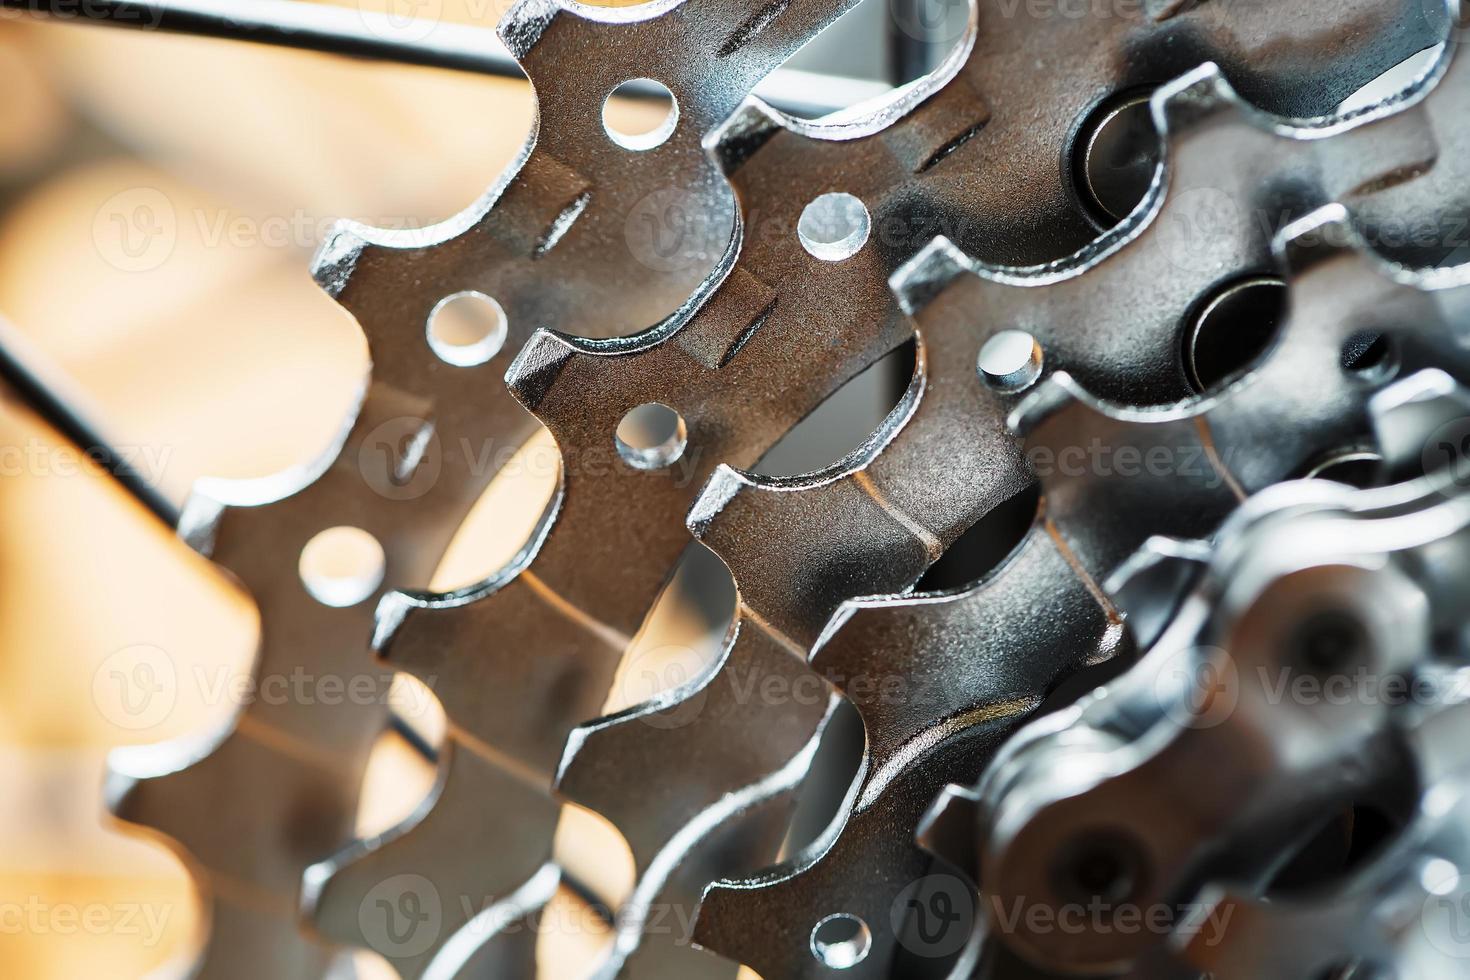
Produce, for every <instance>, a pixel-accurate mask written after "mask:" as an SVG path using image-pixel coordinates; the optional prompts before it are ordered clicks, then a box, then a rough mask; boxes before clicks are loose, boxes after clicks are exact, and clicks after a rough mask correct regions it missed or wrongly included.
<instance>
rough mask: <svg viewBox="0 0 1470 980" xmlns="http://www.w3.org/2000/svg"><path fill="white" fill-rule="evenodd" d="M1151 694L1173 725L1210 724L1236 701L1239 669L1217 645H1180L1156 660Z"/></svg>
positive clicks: (1227, 714)
mask: <svg viewBox="0 0 1470 980" xmlns="http://www.w3.org/2000/svg"><path fill="white" fill-rule="evenodd" d="M1154 698H1155V699H1156V701H1157V702H1158V704H1159V705H1160V706H1161V707H1162V708H1163V710H1164V714H1165V715H1166V716H1167V717H1168V718H1169V720H1170V721H1172V722H1173V723H1174V724H1175V725H1178V726H1179V727H1181V728H1194V729H1207V728H1214V727H1216V726H1218V725H1221V724H1224V723H1225V722H1226V721H1227V720H1229V718H1230V716H1231V715H1233V714H1234V713H1235V709H1236V707H1237V706H1238V705H1239V704H1240V672H1239V671H1238V670H1237V668H1236V665H1235V660H1234V658H1232V657H1231V656H1230V654H1229V653H1227V652H1226V651H1224V650H1222V649H1220V648H1219V647H1208V646H1191V647H1180V648H1179V649H1178V650H1175V651H1174V652H1172V653H1170V654H1168V656H1167V658H1166V659H1165V660H1164V662H1163V663H1162V664H1160V669H1159V672H1158V674H1156V675H1155V677H1154Z"/></svg>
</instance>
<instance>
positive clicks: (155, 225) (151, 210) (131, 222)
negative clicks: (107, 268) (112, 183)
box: [92, 187, 179, 272]
mask: <svg viewBox="0 0 1470 980" xmlns="http://www.w3.org/2000/svg"><path fill="white" fill-rule="evenodd" d="M92 243H93V245H95V246H96V248H97V254H98V255H100V256H102V259H103V261H105V262H106V263H107V264H108V265H111V266H112V267H113V268H114V269H117V270H119V271H121V272H152V271H153V270H155V269H158V268H160V267H162V266H163V264H164V263H165V262H167V261H168V260H169V258H170V257H172V256H173V254H174V249H175V248H177V247H178V243H179V215H178V211H177V210H176V209H175V208H174V205H173V202H172V201H170V200H169V199H168V195H166V194H164V193H163V191H160V190H158V189H157V188H153V187H133V188H129V189H128V190H125V191H120V192H118V193H116V194H114V195H113V196H112V197H110V198H108V199H107V200H106V201H105V202H104V203H103V204H102V206H101V207H100V208H98V209H97V214H96V216H95V217H94V218H93V219H92Z"/></svg>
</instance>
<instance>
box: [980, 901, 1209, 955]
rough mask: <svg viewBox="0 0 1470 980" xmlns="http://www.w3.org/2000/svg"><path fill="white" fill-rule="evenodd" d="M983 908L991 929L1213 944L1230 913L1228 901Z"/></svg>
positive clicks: (999, 904) (998, 903)
mask: <svg viewBox="0 0 1470 980" xmlns="http://www.w3.org/2000/svg"><path fill="white" fill-rule="evenodd" d="M986 907H987V908H986V911H987V912H988V914H989V922H990V925H991V928H992V929H994V930H995V931H996V932H999V933H1002V934H1006V935H1015V934H1017V933H1020V932H1025V933H1026V934H1027V935H1030V936H1048V935H1052V936H1057V935H1060V936H1082V935H1093V936H1112V935H1116V936H1137V935H1144V934H1148V935H1154V936H1159V937H1160V938H1163V937H1166V936H1167V937H1174V938H1175V939H1176V940H1182V941H1190V942H1198V943H1199V944H1201V945H1204V946H1208V947H1214V946H1218V945H1220V943H1221V942H1223V941H1224V939H1225V936H1226V933H1227V932H1228V931H1229V928H1230V920H1231V919H1232V918H1233V917H1234V914H1235V906H1233V905H1232V904H1230V903H1229V902H1221V903H1217V904H1210V905H1201V904H1197V903H1183V904H1169V903H1164V902H1157V903H1154V904H1151V905H1140V904H1138V903H1134V902H1109V901H1105V900H1103V899H1101V898H1094V899H1091V900H1090V901H1087V902H1062V903H1052V902H1033V901H1029V900H1027V899H1026V898H1024V897H1017V898H1011V899H1006V898H1003V897H1002V896H1000V895H990V896H987V897H986Z"/></svg>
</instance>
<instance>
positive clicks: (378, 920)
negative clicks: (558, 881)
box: [357, 873, 697, 957]
mask: <svg viewBox="0 0 1470 980" xmlns="http://www.w3.org/2000/svg"><path fill="white" fill-rule="evenodd" d="M499 901H500V899H499V898H497V897H496V896H492V895H463V894H461V895H445V894H443V892H441V891H440V889H439V888H438V887H437V886H436V885H435V884H434V882H433V881H431V880H430V879H429V878H427V877H425V876H424V875H421V874H413V873H407V874H398V875H394V876H393V877H391V878H387V879H384V880H383V881H381V882H379V883H378V884H376V885H374V886H373V887H372V889H370V890H369V891H368V892H367V894H366V895H365V896H363V899H362V901H361V902H360V903H359V905H358V912H357V916H358V919H357V921H358V928H359V929H360V930H361V934H362V937H363V939H364V940H365V941H366V943H367V945H368V947H369V948H370V949H372V950H373V951H375V952H377V953H381V954H382V955H384V956H389V957H414V956H418V955H421V954H423V953H424V952H427V951H428V950H429V949H431V948H432V947H433V946H434V945H435V944H436V943H438V942H439V941H440V940H441V939H443V938H447V937H445V935H444V933H445V930H446V929H447V928H450V923H451V922H456V923H458V922H462V923H465V925H463V926H459V927H458V931H459V933H460V934H465V933H466V932H467V933H468V934H469V935H472V936H482V937H485V936H489V935H490V934H492V933H494V934H498V935H516V934H519V933H522V932H530V933H534V934H537V935H541V934H550V935H557V936H597V937H605V936H606V935H607V934H608V923H607V920H606V918H605V917H604V913H603V910H600V909H598V908H595V907H592V906H590V905H585V904H582V903H574V902H551V903H549V904H546V905H543V906H540V907H537V908H534V909H530V910H524V911H522V910H518V912H519V914H516V915H513V916H506V915H499V914H494V913H495V912H497V911H499V910H496V909H495V906H496V904H497V903H498V902H499ZM696 909H697V907H696V906H695V905H692V904H684V903H678V902H660V903H655V904H653V905H651V906H649V907H647V908H641V907H636V908H635V907H634V906H632V905H629V906H626V907H625V908H624V909H623V910H621V911H620V913H619V918H620V919H621V918H626V917H628V916H634V915H636V916H637V919H638V926H639V930H638V931H639V932H641V933H642V934H643V935H645V936H668V937H670V940H671V941H672V942H673V943H674V944H675V945H679V946H688V945H689V944H690V942H691V939H690V938H689V937H690V934H691V933H692V931H693V925H694V916H695V912H696ZM486 913H492V914H488V915H487V914H486Z"/></svg>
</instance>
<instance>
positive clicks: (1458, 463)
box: [1420, 418, 1470, 488]
mask: <svg viewBox="0 0 1470 980" xmlns="http://www.w3.org/2000/svg"><path fill="white" fill-rule="evenodd" d="M1420 461H1421V462H1422V464H1423V466H1424V472H1426V473H1444V474H1446V475H1448V477H1449V478H1450V480H1452V481H1453V482H1454V485H1455V486H1457V487H1462V488H1463V487H1467V486H1470V418H1458V419H1452V420H1450V421H1449V422H1446V423H1444V424H1443V425H1441V426H1440V427H1439V428H1437V429H1435V430H1434V432H1433V433H1432V434H1431V435H1430V436H1429V438H1428V439H1427V440H1426V441H1425V443H1424V450H1423V454H1422V456H1421V460H1420Z"/></svg>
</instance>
